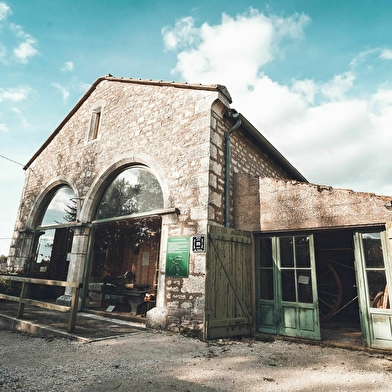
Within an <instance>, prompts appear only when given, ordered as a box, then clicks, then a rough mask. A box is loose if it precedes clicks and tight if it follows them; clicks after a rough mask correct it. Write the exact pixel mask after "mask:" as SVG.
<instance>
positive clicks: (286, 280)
mask: <svg viewBox="0 0 392 392" xmlns="http://www.w3.org/2000/svg"><path fill="white" fill-rule="evenodd" d="M281 277H282V300H283V301H290V302H296V296H295V282H294V278H295V275H294V271H293V270H282V271H281Z"/></svg>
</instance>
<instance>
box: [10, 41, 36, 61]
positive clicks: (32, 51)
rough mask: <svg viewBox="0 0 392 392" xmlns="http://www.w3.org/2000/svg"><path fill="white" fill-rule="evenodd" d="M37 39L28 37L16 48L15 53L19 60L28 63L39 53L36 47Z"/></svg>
mask: <svg viewBox="0 0 392 392" xmlns="http://www.w3.org/2000/svg"><path fill="white" fill-rule="evenodd" d="M36 43H37V41H36V40H35V39H33V38H29V39H27V40H26V41H25V42H22V43H20V44H19V46H18V47H17V48H15V49H14V54H15V56H16V58H17V59H18V61H20V62H21V63H24V64H26V63H27V62H28V61H29V58H30V57H33V56H35V55H37V54H38V50H37V49H36V48H34V46H33V45H35V44H36Z"/></svg>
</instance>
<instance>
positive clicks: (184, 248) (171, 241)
mask: <svg viewBox="0 0 392 392" xmlns="http://www.w3.org/2000/svg"><path fill="white" fill-rule="evenodd" d="M189 246H190V239H189V237H173V238H168V240H167V256H166V276H170V277H179V278H187V277H188V275H189Z"/></svg>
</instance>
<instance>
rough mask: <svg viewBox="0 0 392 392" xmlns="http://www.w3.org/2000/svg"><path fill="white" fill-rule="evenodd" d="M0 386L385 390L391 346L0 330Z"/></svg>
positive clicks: (391, 375)
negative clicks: (86, 337)
mask: <svg viewBox="0 0 392 392" xmlns="http://www.w3.org/2000/svg"><path fill="white" fill-rule="evenodd" d="M0 341H1V345H0V390H1V391H4V392H6V391H27V392H38V391H48V392H50V391H56V392H67V391H81V392H85V391H86V392H87V391H89V392H90V391H91V392H99V391H130V390H134V391H137V392H144V391H165V392H169V391H183V392H186V391H189V392H194V391H247V392H253V391H263V392H264V391H279V392H281V391H318V392H322V391H328V392H329V391H355V392H358V391H391V389H392V353H391V355H386V354H376V353H371V352H365V351H351V350H346V349H340V348H331V347H323V346H319V345H307V344H302V343H294V342H289V341H284V340H276V341H270V342H262V341H256V340H251V339H243V340H239V341H236V340H218V341H214V342H201V341H199V340H196V339H192V338H188V337H184V336H181V335H175V334H169V333H162V332H155V331H148V330H147V331H143V332H137V333H131V334H127V335H124V336H120V337H117V338H114V339H106V340H100V341H95V342H91V343H80V342H76V341H72V340H67V339H63V338H39V337H35V336H30V335H27V334H21V333H15V332H9V331H5V330H0Z"/></svg>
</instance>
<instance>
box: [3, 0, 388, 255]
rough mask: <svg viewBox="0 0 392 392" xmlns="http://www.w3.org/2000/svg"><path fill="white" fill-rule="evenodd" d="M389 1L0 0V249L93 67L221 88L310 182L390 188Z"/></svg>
mask: <svg viewBox="0 0 392 392" xmlns="http://www.w3.org/2000/svg"><path fill="white" fill-rule="evenodd" d="M391 17H392V2H391V1H390V0H377V1H374V0H345V1H341V0H326V1H324V0H273V1H272V0H271V1H269V2H266V1H249V0H243V1H233V0H225V1H221V0H200V1H195V0H193V1H189V0H181V1H174V0H172V1H170V0H62V1H60V0H30V1H23V0H5V1H2V0H0V72H1V77H0V255H2V254H4V255H8V250H9V246H10V241H11V237H12V232H13V228H14V224H15V220H16V217H17V211H18V206H19V202H20V198H21V193H22V187H23V182H24V174H25V173H24V170H23V165H24V164H25V163H27V162H28V160H29V159H30V158H31V157H32V156H33V154H34V153H35V152H36V151H37V149H38V148H39V147H40V146H41V145H42V144H43V143H44V141H45V140H46V139H47V138H48V137H49V135H50V134H51V133H52V132H53V131H54V129H55V128H56V127H57V126H58V125H59V124H60V122H61V121H62V120H63V119H64V118H65V117H66V115H67V114H68V113H69V111H70V110H71V109H72V108H73V107H74V106H75V104H76V103H77V102H78V100H79V99H80V98H81V97H82V96H83V95H84V93H85V92H86V91H87V90H88V89H89V87H90V86H91V84H92V83H93V82H94V81H95V80H96V79H97V78H99V77H100V76H104V75H106V74H108V73H110V74H112V75H113V76H116V77H125V78H129V77H131V78H141V79H153V80H165V81H166V80H169V81H171V80H174V81H177V82H189V83H203V84H222V85H225V86H226V87H227V88H228V90H229V92H230V94H231V96H232V99H233V103H232V108H234V109H236V110H237V111H239V112H240V113H241V114H242V115H243V116H244V117H246V118H247V119H248V120H249V121H250V122H251V123H252V124H253V125H254V126H255V127H256V128H257V129H258V130H259V131H260V132H261V133H262V134H263V135H264V136H265V137H266V138H267V139H268V140H269V141H270V142H271V143H272V144H273V145H274V146H275V147H276V148H277V149H278V150H279V151H280V152H281V153H282V154H283V155H284V156H285V157H286V158H287V159H288V161H289V162H291V163H292V164H293V166H294V167H295V168H296V169H297V170H298V171H299V172H301V173H302V174H303V175H304V177H305V178H306V179H307V180H308V181H309V182H311V183H315V184H322V185H331V186H333V187H338V188H347V189H353V190H355V191H361V192H372V193H376V194H380V195H392V181H391V180H390V178H389V173H391V172H392V159H390V156H391V155H392V154H391V147H392V132H391V127H392V23H391V22H390V20H391Z"/></svg>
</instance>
